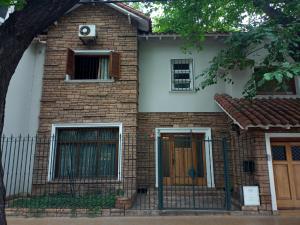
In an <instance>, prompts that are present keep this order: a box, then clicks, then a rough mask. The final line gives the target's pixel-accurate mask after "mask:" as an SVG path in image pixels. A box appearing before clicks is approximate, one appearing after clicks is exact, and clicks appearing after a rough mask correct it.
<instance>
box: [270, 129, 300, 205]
mask: <svg viewBox="0 0 300 225" xmlns="http://www.w3.org/2000/svg"><path fill="white" fill-rule="evenodd" d="M271 138H300V133H265V140H266V150H267V161H268V170H269V181H270V191H271V199H272V210H273V211H277V210H278V209H277V198H276V189H275V181H274V171H273V160H272V149H271Z"/></svg>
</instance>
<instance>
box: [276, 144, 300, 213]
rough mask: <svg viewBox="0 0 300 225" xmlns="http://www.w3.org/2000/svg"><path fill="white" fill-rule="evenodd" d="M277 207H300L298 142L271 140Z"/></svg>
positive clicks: (299, 146)
mask: <svg viewBox="0 0 300 225" xmlns="http://www.w3.org/2000/svg"><path fill="white" fill-rule="evenodd" d="M271 146H272V159H273V171H274V182H275V189H276V198H277V206H278V209H295V208H300V142H272V144H271Z"/></svg>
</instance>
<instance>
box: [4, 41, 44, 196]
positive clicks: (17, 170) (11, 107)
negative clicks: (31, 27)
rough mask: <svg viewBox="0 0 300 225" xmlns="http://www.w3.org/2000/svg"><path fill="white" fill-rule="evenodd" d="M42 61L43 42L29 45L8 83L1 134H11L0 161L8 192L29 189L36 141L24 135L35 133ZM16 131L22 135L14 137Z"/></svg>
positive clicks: (26, 190)
mask: <svg viewBox="0 0 300 225" xmlns="http://www.w3.org/2000/svg"><path fill="white" fill-rule="evenodd" d="M44 61H45V46H44V45H42V44H39V43H35V44H32V45H30V46H29V48H28V49H27V50H26V51H25V53H24V55H23V57H22V59H21V61H20V63H19V65H18V67H17V69H16V71H15V74H14V75H13V77H12V80H11V82H10V84H9V88H8V92H7V96H6V107H5V120H4V130H3V134H4V135H5V136H6V137H7V136H11V135H12V136H14V138H10V137H9V138H6V139H2V140H4V142H3V143H2V148H3V151H2V165H3V167H4V174H5V176H4V183H5V185H6V191H7V193H6V194H7V195H8V196H9V195H15V194H18V193H30V191H31V182H32V170H33V164H32V163H33V161H34V160H33V159H34V147H33V146H35V142H34V141H33V140H34V139H27V138H26V136H27V135H30V136H35V135H36V132H37V129H38V122H39V112H40V98H41V93H42V79H43V71H44ZM19 135H21V136H22V138H19V137H17V136H19ZM16 137H17V138H16ZM32 141H33V142H32ZM12 162H14V163H12Z"/></svg>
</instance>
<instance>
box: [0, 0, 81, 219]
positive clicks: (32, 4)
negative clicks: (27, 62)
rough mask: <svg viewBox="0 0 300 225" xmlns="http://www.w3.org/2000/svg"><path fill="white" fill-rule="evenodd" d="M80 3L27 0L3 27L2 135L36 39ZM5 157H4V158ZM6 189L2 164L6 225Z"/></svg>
mask: <svg viewBox="0 0 300 225" xmlns="http://www.w3.org/2000/svg"><path fill="white" fill-rule="evenodd" d="M78 2H79V0H27V4H26V5H25V7H24V8H23V9H22V10H20V11H16V12H14V13H13V14H11V15H10V17H9V18H8V20H6V21H5V23H4V24H2V25H1V26H0V81H1V82H0V107H1V108H0V135H1V134H2V131H3V125H4V109H5V98H6V93H7V90H8V85H9V82H10V80H11V78H12V76H13V74H14V72H15V69H16V67H17V65H18V63H19V61H20V59H21V58H22V56H23V54H24V52H25V50H26V49H27V48H28V46H29V45H30V43H31V41H32V40H33V38H34V37H35V36H36V35H38V34H40V33H41V32H42V31H43V30H45V29H46V28H47V27H49V26H50V25H51V24H53V22H55V21H56V20H57V19H58V18H59V17H61V16H62V15H63V14H64V13H65V12H66V11H68V10H69V9H70V8H72V7H73V6H74V5H75V4H76V3H78ZM0 156H1V155H0ZM5 192H6V191H5V186H4V184H3V167H2V161H0V195H1V196H0V224H1V225H6V224H7V223H6V218H5V207H4V203H5V202H4V200H5Z"/></svg>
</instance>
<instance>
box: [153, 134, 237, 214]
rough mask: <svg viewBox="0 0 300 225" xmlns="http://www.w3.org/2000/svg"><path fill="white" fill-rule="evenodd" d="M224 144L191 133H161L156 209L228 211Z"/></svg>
mask: <svg viewBox="0 0 300 225" xmlns="http://www.w3.org/2000/svg"><path fill="white" fill-rule="evenodd" d="M227 142H228V141H227V139H225V138H224V139H222V140H205V139H204V135H203V134H195V133H188V134H187V133H182V134H180V133H176V134H171V133H170V134H167V133H166V134H161V137H160V138H159V147H158V181H159V182H158V183H159V187H158V207H159V209H203V210H208V209H210V210H212V209H213V210H216V209H220V210H222V209H223V210H230V207H231V194H230V189H231V188H230V181H229V172H228V167H229V165H228V155H227V153H228V146H229V145H228V143H227Z"/></svg>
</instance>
